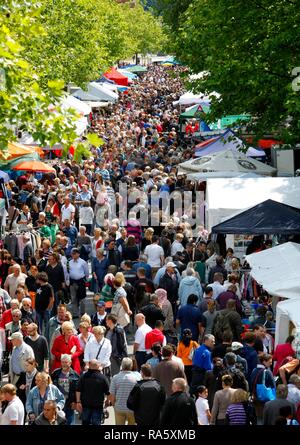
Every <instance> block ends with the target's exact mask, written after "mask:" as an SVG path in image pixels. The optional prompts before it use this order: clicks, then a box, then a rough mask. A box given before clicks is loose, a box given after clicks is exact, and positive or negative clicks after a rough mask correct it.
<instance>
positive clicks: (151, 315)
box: [140, 294, 166, 329]
mask: <svg viewBox="0 0 300 445" xmlns="http://www.w3.org/2000/svg"><path fill="white" fill-rule="evenodd" d="M140 311H141V313H142V314H144V315H145V319H146V323H147V325H148V326H150V327H151V328H152V329H154V327H155V323H156V322H157V321H158V320H161V321H165V319H166V317H165V316H164V314H163V312H162V309H161V307H160V306H159V299H158V296H157V295H156V294H152V295H151V296H150V302H149V304H147V305H146V306H144V307H142V308H141V309H140Z"/></svg>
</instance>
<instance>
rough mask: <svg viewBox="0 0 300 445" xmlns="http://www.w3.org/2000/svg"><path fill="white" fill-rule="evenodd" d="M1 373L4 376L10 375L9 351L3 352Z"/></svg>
mask: <svg viewBox="0 0 300 445" xmlns="http://www.w3.org/2000/svg"><path fill="white" fill-rule="evenodd" d="M1 372H2V374H3V375H6V374H8V373H9V351H3V355H2V366H1Z"/></svg>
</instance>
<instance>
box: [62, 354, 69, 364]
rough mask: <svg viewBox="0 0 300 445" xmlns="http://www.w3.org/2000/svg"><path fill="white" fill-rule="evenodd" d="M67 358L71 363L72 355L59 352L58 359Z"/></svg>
mask: <svg viewBox="0 0 300 445" xmlns="http://www.w3.org/2000/svg"><path fill="white" fill-rule="evenodd" d="M62 360H68V362H70V363H72V356H71V355H70V354H61V356H60V361H62Z"/></svg>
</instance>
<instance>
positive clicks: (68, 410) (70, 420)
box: [64, 408, 75, 425]
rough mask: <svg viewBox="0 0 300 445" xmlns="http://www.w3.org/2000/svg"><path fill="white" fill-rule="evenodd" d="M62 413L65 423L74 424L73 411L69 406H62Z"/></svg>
mask: <svg viewBox="0 0 300 445" xmlns="http://www.w3.org/2000/svg"><path fill="white" fill-rule="evenodd" d="M64 413H65V415H66V422H67V423H66V425H75V412H74V410H73V409H71V408H64Z"/></svg>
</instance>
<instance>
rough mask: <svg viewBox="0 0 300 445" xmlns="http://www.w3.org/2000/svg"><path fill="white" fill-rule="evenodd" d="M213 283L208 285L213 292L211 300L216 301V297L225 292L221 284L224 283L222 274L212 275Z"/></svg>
mask: <svg viewBox="0 0 300 445" xmlns="http://www.w3.org/2000/svg"><path fill="white" fill-rule="evenodd" d="M213 280H214V281H213V283H211V284H208V286H209V287H211V288H212V290H213V296H212V297H213V299H214V300H216V299H217V298H218V296H219V295H220V294H221V293H222V292H225V288H224V287H223V283H224V277H223V274H221V273H219V272H217V273H215V274H214V275H213Z"/></svg>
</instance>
